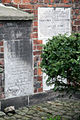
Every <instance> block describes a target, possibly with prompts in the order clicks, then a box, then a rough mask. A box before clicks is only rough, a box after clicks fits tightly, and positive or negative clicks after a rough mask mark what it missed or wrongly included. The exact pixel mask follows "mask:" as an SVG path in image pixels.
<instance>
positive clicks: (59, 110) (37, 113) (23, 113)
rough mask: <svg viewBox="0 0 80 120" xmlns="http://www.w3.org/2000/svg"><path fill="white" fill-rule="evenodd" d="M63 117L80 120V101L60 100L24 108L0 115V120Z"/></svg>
mask: <svg viewBox="0 0 80 120" xmlns="http://www.w3.org/2000/svg"><path fill="white" fill-rule="evenodd" d="M56 115H59V116H61V120H80V119H77V117H79V116H80V101H79V100H73V99H58V100H54V101H46V102H44V103H40V104H37V105H33V106H29V107H22V108H19V109H18V110H16V113H15V114H12V113H8V115H5V114H4V113H0V120H48V118H49V117H54V116H56Z"/></svg>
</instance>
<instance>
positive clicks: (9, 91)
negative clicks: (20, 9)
mask: <svg viewBox="0 0 80 120" xmlns="http://www.w3.org/2000/svg"><path fill="white" fill-rule="evenodd" d="M30 29H31V22H29V21H27V22H24V21H23V22H12V23H11V22H8V23H7V24H6V26H5V40H4V59H5V96H6V98H12V97H18V96H24V95H30V94H32V93H33V79H32V75H33V74H32V42H31V40H30Z"/></svg>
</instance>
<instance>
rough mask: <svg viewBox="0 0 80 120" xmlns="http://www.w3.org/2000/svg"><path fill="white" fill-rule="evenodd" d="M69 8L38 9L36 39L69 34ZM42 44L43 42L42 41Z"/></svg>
mask: <svg viewBox="0 0 80 120" xmlns="http://www.w3.org/2000/svg"><path fill="white" fill-rule="evenodd" d="M70 11H71V10H70V8H65V9H64V8H43V7H39V8H38V38H39V39H40V40H41V39H42V40H47V39H48V38H50V37H52V36H55V35H58V34H65V33H66V34H68V35H70V34H71V21H70ZM43 42H44V41H43Z"/></svg>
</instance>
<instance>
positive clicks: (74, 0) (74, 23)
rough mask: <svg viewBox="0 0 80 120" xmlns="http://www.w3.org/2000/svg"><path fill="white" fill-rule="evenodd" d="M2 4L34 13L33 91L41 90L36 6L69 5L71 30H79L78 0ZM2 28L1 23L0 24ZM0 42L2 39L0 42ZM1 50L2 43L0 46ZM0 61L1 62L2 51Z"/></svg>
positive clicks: (11, 0) (18, 0) (14, 0)
mask: <svg viewBox="0 0 80 120" xmlns="http://www.w3.org/2000/svg"><path fill="white" fill-rule="evenodd" d="M2 3H3V4H6V5H11V6H14V7H16V8H20V9H22V10H24V11H26V12H29V13H34V20H33V25H32V34H31V38H32V39H33V60H34V92H35V93H38V92H42V91H43V84H42V72H41V68H40V66H39V65H40V61H41V58H40V54H41V49H42V47H41V46H40V44H42V40H38V7H55V8H56V7H64V8H68V7H71V8H72V9H71V27H72V33H73V32H80V0H2ZM0 27H1V28H2V24H0ZM0 44H2V41H1V43H0ZM0 51H3V44H2V45H1V46H0ZM1 53H2V54H1V57H2V58H1V59H0V62H1V64H3V52H1ZM1 75H2V74H1Z"/></svg>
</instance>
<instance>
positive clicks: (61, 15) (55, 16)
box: [38, 7, 71, 91]
mask: <svg viewBox="0 0 80 120" xmlns="http://www.w3.org/2000/svg"><path fill="white" fill-rule="evenodd" d="M65 33H66V34H67V35H68V36H69V35H70V34H71V8H49V7H39V8H38V39H40V40H43V43H44V44H45V43H46V42H47V41H46V40H48V38H52V36H56V35H58V34H65ZM46 80H47V76H46V74H45V73H43V90H44V91H45V90H50V89H52V88H53V87H54V85H52V86H47V85H46ZM64 81H65V82H66V80H64Z"/></svg>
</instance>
